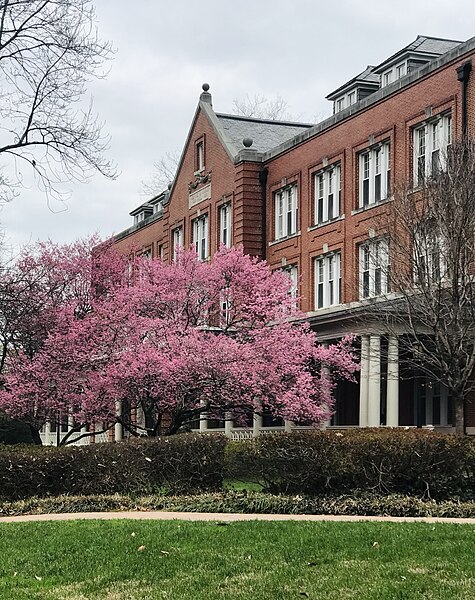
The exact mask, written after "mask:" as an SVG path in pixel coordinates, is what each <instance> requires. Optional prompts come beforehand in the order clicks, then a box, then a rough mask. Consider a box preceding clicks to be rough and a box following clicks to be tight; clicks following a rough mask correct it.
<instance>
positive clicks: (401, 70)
mask: <svg viewBox="0 0 475 600" xmlns="http://www.w3.org/2000/svg"><path fill="white" fill-rule="evenodd" d="M405 74H406V63H401V64H400V65H397V66H396V79H401V77H404V75H405Z"/></svg>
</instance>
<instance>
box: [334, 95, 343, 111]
mask: <svg viewBox="0 0 475 600" xmlns="http://www.w3.org/2000/svg"><path fill="white" fill-rule="evenodd" d="M344 108H345V99H344V98H340V99H339V100H337V101H336V111H335V112H340V111H342V110H343V109H344Z"/></svg>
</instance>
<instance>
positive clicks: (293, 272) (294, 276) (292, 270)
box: [281, 265, 299, 298]
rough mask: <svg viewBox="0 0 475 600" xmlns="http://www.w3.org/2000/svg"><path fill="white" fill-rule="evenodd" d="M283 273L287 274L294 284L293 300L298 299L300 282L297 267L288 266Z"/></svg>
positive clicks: (283, 269) (283, 268)
mask: <svg viewBox="0 0 475 600" xmlns="http://www.w3.org/2000/svg"><path fill="white" fill-rule="evenodd" d="M281 271H282V273H285V274H286V275H287V276H288V277H289V278H290V280H291V282H292V287H291V288H290V295H291V296H292V298H297V294H298V281H299V272H298V268H297V265H286V266H285V267H282V269H281Z"/></svg>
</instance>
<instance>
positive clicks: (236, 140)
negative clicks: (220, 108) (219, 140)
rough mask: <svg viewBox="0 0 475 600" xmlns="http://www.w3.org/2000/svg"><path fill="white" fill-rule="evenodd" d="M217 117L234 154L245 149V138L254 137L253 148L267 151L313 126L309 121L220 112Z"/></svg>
mask: <svg viewBox="0 0 475 600" xmlns="http://www.w3.org/2000/svg"><path fill="white" fill-rule="evenodd" d="M216 117H217V120H218V123H219V126H220V128H221V129H222V133H223V138H224V142H225V143H226V144H227V146H228V150H229V151H230V154H231V155H233V156H236V155H237V154H238V153H239V151H240V150H242V149H243V144H242V141H243V139H244V138H250V139H252V142H253V143H252V149H253V150H256V151H257V152H267V151H268V150H271V149H272V148H274V147H275V146H278V145H279V144H282V143H283V142H285V141H287V140H289V139H290V138H293V137H294V136H296V135H298V134H299V133H301V132H302V131H305V130H306V129H308V128H309V127H312V125H311V124H308V123H294V122H288V121H271V120H266V119H255V118H252V117H241V116H237V115H227V114H218V113H216Z"/></svg>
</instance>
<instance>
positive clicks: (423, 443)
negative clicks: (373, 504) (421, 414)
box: [226, 429, 475, 499]
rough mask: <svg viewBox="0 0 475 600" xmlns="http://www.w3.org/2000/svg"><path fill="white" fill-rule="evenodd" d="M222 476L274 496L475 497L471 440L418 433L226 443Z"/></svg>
mask: <svg viewBox="0 0 475 600" xmlns="http://www.w3.org/2000/svg"><path fill="white" fill-rule="evenodd" d="M226 457H227V476H228V477H230V478H231V479H233V478H235V479H239V477H246V478H247V479H248V480H255V481H259V482H262V483H263V485H264V489H265V490H267V491H270V492H273V493H290V494H308V495H322V494H345V493H349V492H353V491H355V490H367V491H373V492H376V493H378V494H383V495H387V494H394V493H401V494H410V495H415V496H420V497H425V498H434V499H445V498H450V497H453V496H462V497H464V498H475V440H474V439H472V438H469V437H464V438H460V437H455V436H449V435H443V434H436V433H433V432H428V431H416V430H410V431H405V430H390V429H372V430H364V431H361V430H348V431H344V432H324V431H315V432H305V433H292V434H279V435H265V436H261V437H258V438H256V439H254V440H249V441H243V442H239V443H233V444H230V445H229V446H228V448H227V451H226Z"/></svg>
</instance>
